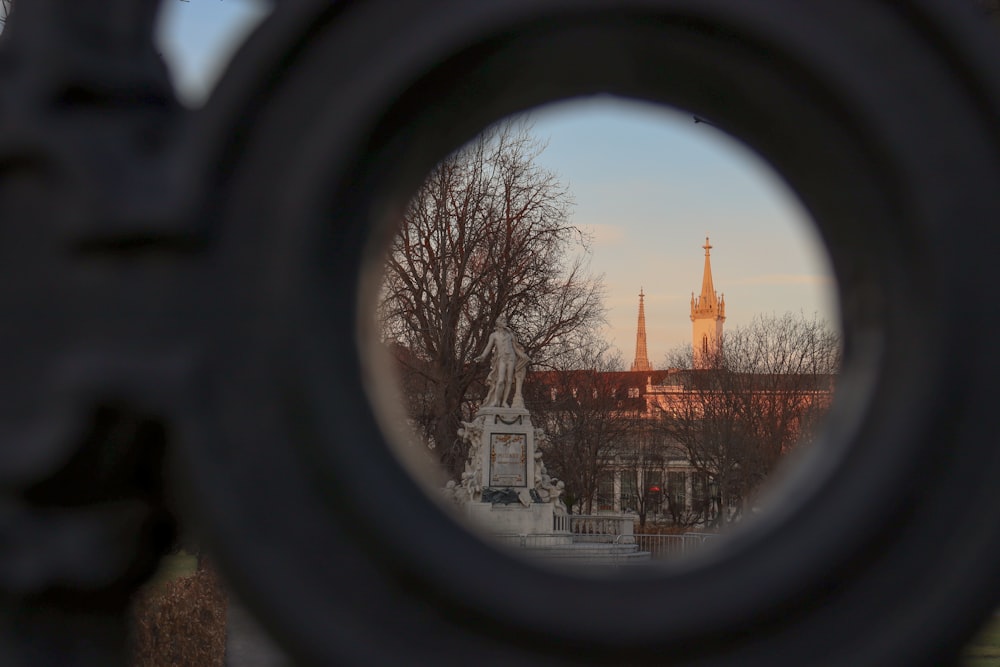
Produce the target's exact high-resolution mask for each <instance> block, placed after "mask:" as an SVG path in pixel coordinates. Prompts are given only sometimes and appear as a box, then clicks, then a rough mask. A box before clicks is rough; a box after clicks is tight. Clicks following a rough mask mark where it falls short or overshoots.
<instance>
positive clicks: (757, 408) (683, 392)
mask: <svg viewBox="0 0 1000 667" xmlns="http://www.w3.org/2000/svg"><path fill="white" fill-rule="evenodd" d="M711 361H712V363H711V364H710V367H709V368H705V369H699V370H693V366H692V363H691V362H692V360H691V352H690V349H685V350H684V351H681V352H677V353H674V354H673V355H671V356H670V357H669V358H668V364H669V365H671V366H673V367H675V368H677V367H679V368H683V369H685V370H684V371H682V372H680V373H676V374H674V375H673V382H674V390H673V391H671V392H669V393H666V394H664V395H663V397H662V399H661V400H660V401H659V404H658V408H659V413H660V419H659V428H660V429H661V430H662V432H663V433H664V434H665V435H666V436H667V437H668V438H669V439H670V440H671V441H672V442H673V443H675V444H676V446H679V447H680V448H682V449H683V451H684V452H685V453H686V455H687V457H688V459H689V461H690V464H691V465H692V467H693V468H694V469H695V470H696V471H700V472H702V473H704V474H706V475H707V476H708V479H709V482H710V485H711V486H712V488H713V489H714V493H713V494H712V496H713V504H714V505H715V512H713V514H714V515H715V518H716V520H717V521H719V522H724V521H730V520H736V519H738V518H739V517H740V515H741V514H742V513H743V511H744V506H745V504H746V503H747V502H748V501H749V500H751V499H752V497H753V495H754V493H755V492H756V491H757V489H758V488H759V487H760V485H761V484H762V483H763V481H764V480H765V479H766V478H767V476H768V475H770V473H771V472H772V471H773V470H774V468H775V467H776V466H777V464H778V462H779V461H780V459H781V458H782V456H784V455H785V454H786V453H788V452H789V451H790V450H791V449H792V448H794V447H795V446H797V445H799V444H800V443H803V442H808V441H809V439H810V436H811V434H812V432H813V431H814V429H815V426H816V424H817V422H818V421H819V419H820V418H821V416H822V415H823V413H824V412H825V410H826V408H827V407H828V405H829V401H830V397H831V392H832V390H833V382H834V379H835V376H836V373H837V370H838V369H839V365H840V341H839V337H838V336H837V335H836V334H835V333H834V332H833V331H832V330H831V329H830V327H829V326H828V325H827V324H826V323H825V322H823V321H821V320H818V319H816V318H813V319H812V320H808V319H806V318H805V317H804V316H802V315H801V314H800V315H793V314H791V313H788V314H785V315H783V316H759V317H757V318H755V319H754V320H753V322H751V323H750V324H749V325H748V326H746V327H742V328H736V329H734V330H733V331H731V332H727V333H726V334H725V336H724V338H723V341H722V346H721V347H720V349H719V351H718V353H717V354H716V355H715V356H714V357H713V358H712V360H711Z"/></svg>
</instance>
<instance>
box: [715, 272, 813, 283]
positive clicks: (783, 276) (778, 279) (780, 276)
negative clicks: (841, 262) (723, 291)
mask: <svg viewBox="0 0 1000 667" xmlns="http://www.w3.org/2000/svg"><path fill="white" fill-rule="evenodd" d="M728 282H729V283H730V284H732V285H830V284H832V283H833V280H832V279H831V278H830V277H829V276H817V275H814V274H809V273H768V274H764V275H760V276H749V277H746V278H738V279H736V280H731V281H728Z"/></svg>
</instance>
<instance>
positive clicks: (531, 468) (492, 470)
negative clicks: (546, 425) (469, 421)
mask: <svg viewBox="0 0 1000 667" xmlns="http://www.w3.org/2000/svg"><path fill="white" fill-rule="evenodd" d="M476 421H477V422H480V423H481V424H482V429H483V434H482V441H481V444H480V447H479V456H480V462H481V463H480V465H481V466H482V467H481V468H480V469H481V470H482V476H483V477H482V481H481V484H482V487H483V489H484V496H485V495H487V494H486V493H485V490H486V489H514V490H515V491H516V492H518V493H519V495H522V496H526V495H527V494H528V492H529V490H530V489H533V488H534V487H535V427H534V426H533V425H532V423H531V415H530V414H528V411H527V410H525V409H524V408H480V410H479V412H477V413H476ZM522 491H523V492H522ZM486 500H487V498H484V501H486ZM523 500H526V501H528V502H530V499H529V498H528V497H525V498H524V499H523Z"/></svg>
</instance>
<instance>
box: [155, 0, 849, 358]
mask: <svg viewBox="0 0 1000 667" xmlns="http://www.w3.org/2000/svg"><path fill="white" fill-rule="evenodd" d="M267 11H268V5H267V3H265V2H262V1H260V0H188V1H184V0H176V1H170V0H167V1H166V2H164V4H163V9H162V11H161V15H160V20H159V25H158V34H157V40H158V44H159V47H160V49H161V51H162V53H163V55H164V57H165V59H166V60H167V64H168V67H170V70H171V73H172V76H173V78H174V82H175V85H176V87H177V89H178V93H179V95H180V97H181V99H182V101H184V102H185V103H187V104H189V105H191V106H197V105H199V104H201V103H202V102H203V101H204V99H205V98H206V97H207V95H208V94H209V93H210V91H211V89H212V87H213V85H214V84H215V82H216V81H217V79H218V77H219V76H220V75H221V74H222V72H223V71H224V69H225V65H226V63H227V62H228V60H229V58H230V57H231V56H232V54H233V52H234V51H235V50H236V48H237V47H238V46H239V44H240V43H241V42H242V40H243V39H245V37H246V35H247V34H248V33H249V32H250V31H251V30H252V29H253V27H254V26H255V25H257V24H258V23H259V22H260V21H261V20H264V19H265V18H266V15H267ZM531 116H532V120H533V132H534V133H535V134H536V136H538V138H539V139H540V140H542V141H543V142H546V143H547V147H546V149H545V150H544V152H543V153H542V154H541V156H540V157H539V161H540V163H541V164H542V166H544V167H545V168H547V169H549V170H550V171H552V172H554V173H555V174H556V175H557V176H558V177H559V178H560V180H561V181H562V182H564V183H565V184H567V185H568V187H569V191H570V194H571V196H572V198H573V200H574V202H575V205H574V207H573V212H572V222H573V224H576V225H578V226H580V227H581V228H583V229H585V230H586V231H588V232H589V233H590V235H591V237H592V239H593V241H592V243H591V248H590V250H591V253H590V257H589V259H590V268H591V271H592V272H593V273H594V274H596V275H603V280H604V284H605V287H606V293H607V300H606V303H605V305H606V307H607V326H606V328H605V331H604V334H605V336H606V337H607V339H608V341H609V342H610V343H611V344H612V345H613V346H615V347H617V348H618V349H619V350H620V351H621V355H622V357H623V359H624V361H625V363H626V365H627V364H629V363H630V362H631V360H632V359H633V357H634V355H635V331H636V319H637V314H638V301H639V299H638V293H639V289H640V288H642V289H643V290H644V291H645V294H646V299H645V303H646V332H647V341H648V351H649V360H650V362H651V363H652V364H653V365H654V366H661V365H662V364H663V362H664V359H665V357H666V355H667V353H668V352H669V351H671V350H673V349H675V348H676V347H678V346H679V345H684V344H689V343H690V341H691V321H690V319H689V307H690V300H691V292H692V291H694V292H699V291H700V290H701V279H702V267H703V265H704V250H703V249H702V246H703V245H704V244H705V237H706V235H707V236H710V237H711V244H712V246H713V247H712V251H711V253H712V273H713V277H714V281H715V288H716V291H718V292H720V293H722V294H724V295H725V297H726V315H727V319H726V327H730V326H738V325H743V324H747V323H749V322H750V320H751V319H752V318H753V317H754V315H755V314H758V313H760V314H768V313H776V314H782V313H785V312H787V311H792V312H802V313H804V314H805V315H806V316H807V317H812V316H813V314H818V315H819V316H820V317H822V318H824V319H826V320H828V321H830V322H831V324H833V325H834V326H837V315H836V309H837V304H836V290H835V287H834V284H833V281H832V278H831V272H830V268H829V264H828V259H827V257H826V255H825V251H824V250H823V247H822V243H821V242H820V240H819V238H818V236H817V235H816V233H815V230H814V228H813V224H812V221H811V219H810V217H809V215H808V214H807V213H806V212H805V210H804V209H803V208H802V206H801V205H800V203H799V201H798V199H797V198H796V196H795V194H794V193H793V192H792V191H791V190H790V189H789V188H788V187H787V186H786V185H785V183H784V181H782V180H781V178H780V177H779V176H778V175H777V174H776V173H775V172H774V171H773V170H772V169H771V168H770V167H769V166H768V165H767V164H766V163H765V162H764V161H763V160H762V159H761V158H759V157H758V156H757V155H756V154H755V153H753V152H752V151H750V150H749V149H747V148H746V147H744V146H743V145H742V144H741V143H740V142H738V141H736V140H734V139H733V138H731V137H729V136H728V135H726V134H724V133H723V132H721V131H719V130H717V129H716V128H714V127H712V126H710V125H707V124H705V123H694V121H693V118H692V117H691V115H690V114H684V113H681V112H679V111H676V110H670V109H666V108H664V107H660V106H656V105H651V104H643V103H637V102H628V101H623V100H616V99H613V98H609V97H598V98H591V99H588V100H581V101H569V102H561V103H557V104H553V105H549V106H547V107H544V108H541V109H537V110H534V111H533V112H531Z"/></svg>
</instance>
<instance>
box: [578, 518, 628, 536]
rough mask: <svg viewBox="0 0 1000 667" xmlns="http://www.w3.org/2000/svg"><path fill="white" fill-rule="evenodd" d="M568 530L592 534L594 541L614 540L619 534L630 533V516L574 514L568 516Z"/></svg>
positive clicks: (584, 534) (585, 534)
mask: <svg viewBox="0 0 1000 667" xmlns="http://www.w3.org/2000/svg"><path fill="white" fill-rule="evenodd" d="M569 521H570V532H572V533H573V534H574V535H581V536H592V537H593V539H594V541H614V539H615V538H616V537H618V536H619V535H631V534H632V517H630V516H620V515H610V514H608V515H599V514H595V515H588V514H574V515H571V516H570V517H569Z"/></svg>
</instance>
